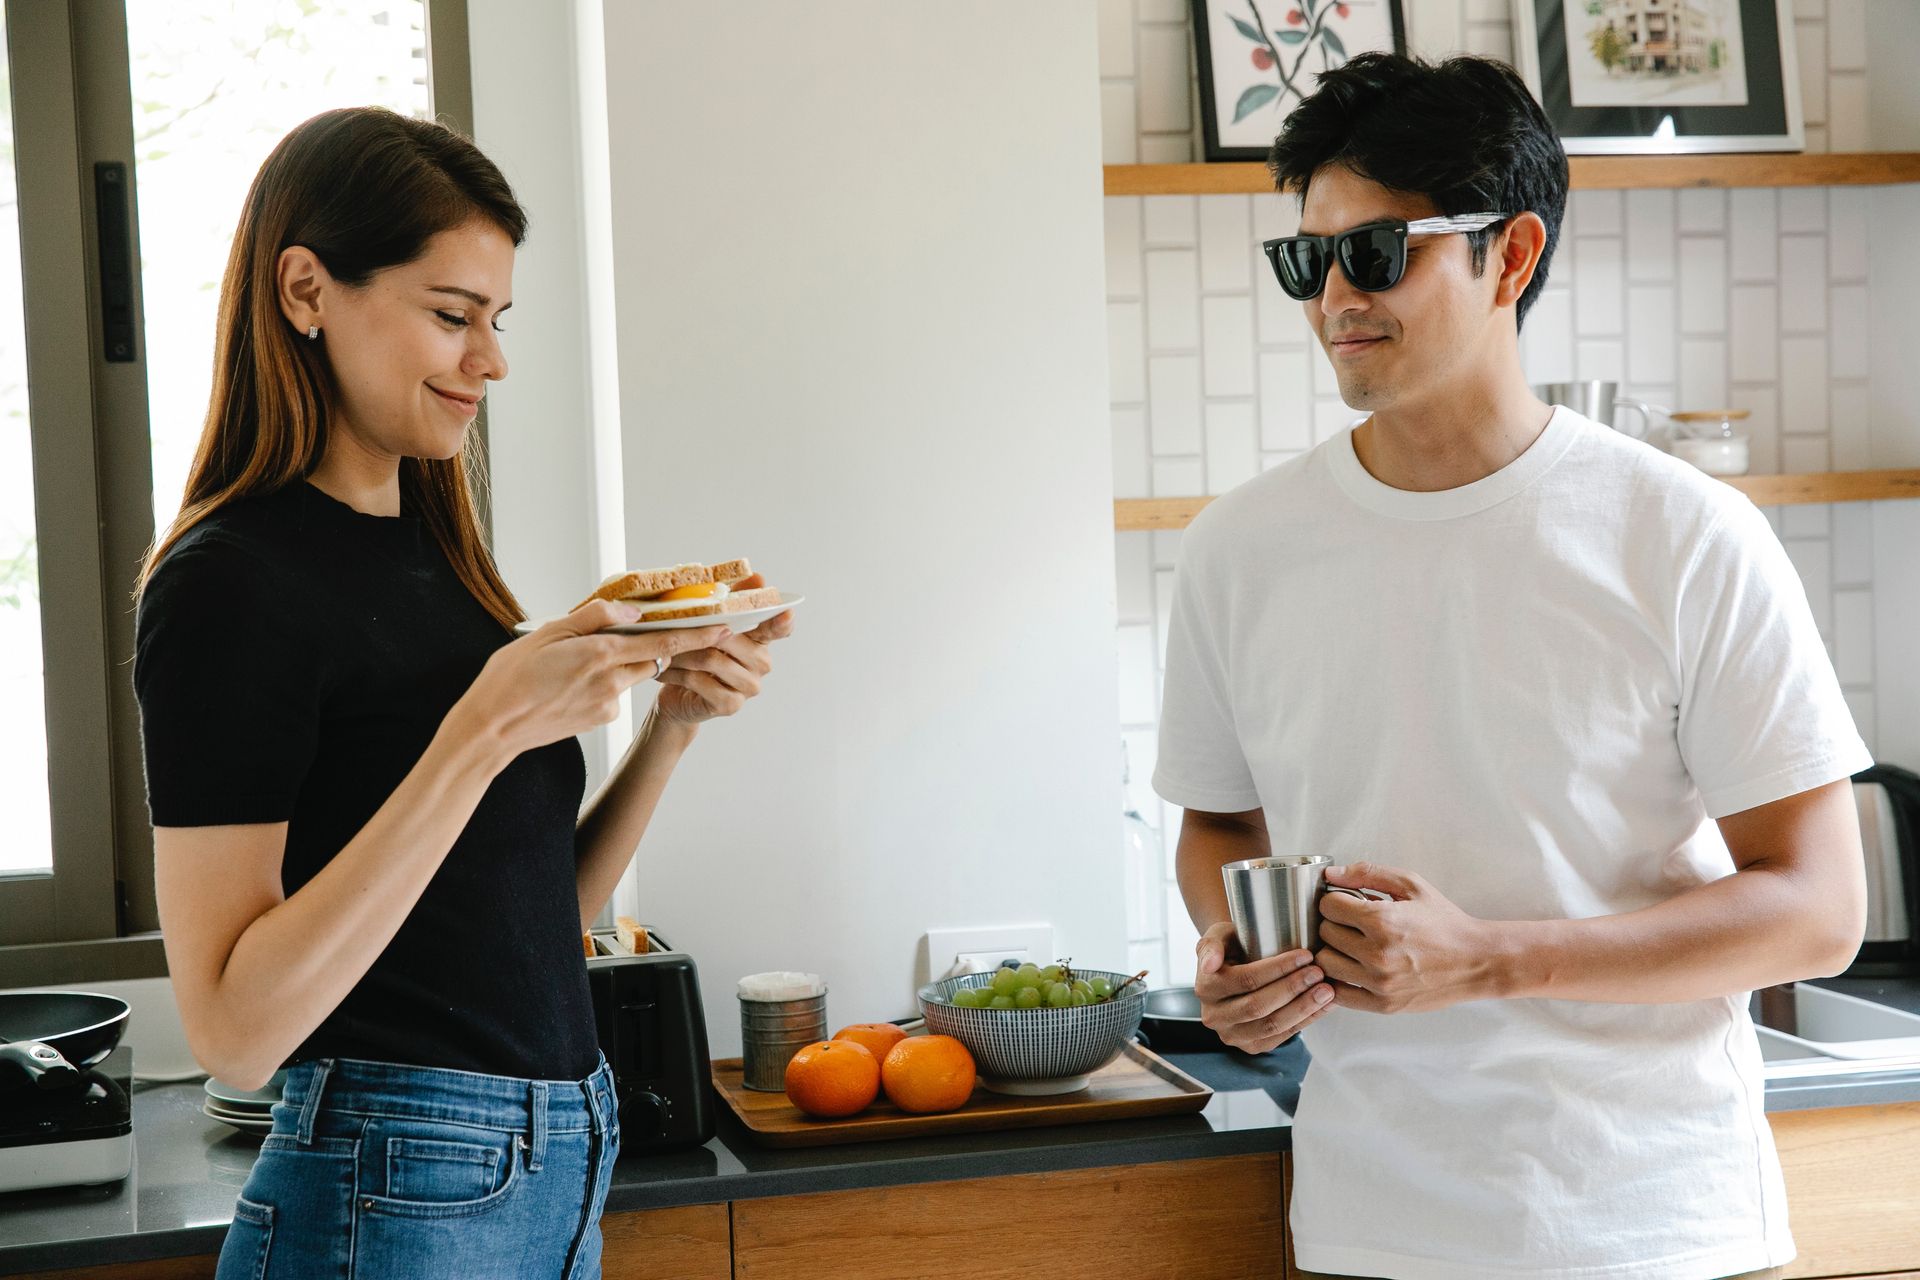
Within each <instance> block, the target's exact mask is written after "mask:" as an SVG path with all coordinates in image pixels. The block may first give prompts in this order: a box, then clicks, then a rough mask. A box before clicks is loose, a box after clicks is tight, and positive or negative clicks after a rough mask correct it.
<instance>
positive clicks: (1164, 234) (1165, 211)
mask: <svg viewBox="0 0 1920 1280" xmlns="http://www.w3.org/2000/svg"><path fill="white" fill-rule="evenodd" d="M1140 204H1141V222H1142V227H1141V234H1142V235H1143V236H1145V237H1146V239H1145V244H1146V247H1147V248H1149V249H1170V248H1171V249H1190V248H1192V247H1193V245H1194V243H1195V242H1196V240H1197V239H1198V232H1197V231H1196V227H1197V226H1198V219H1199V216H1200V207H1199V206H1200V201H1199V197H1197V196H1142V197H1140Z"/></svg>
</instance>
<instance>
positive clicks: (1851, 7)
mask: <svg viewBox="0 0 1920 1280" xmlns="http://www.w3.org/2000/svg"><path fill="white" fill-rule="evenodd" d="M1827 69H1828V70H1829V71H1865V70H1866V69H1867V0H1828V4H1827Z"/></svg>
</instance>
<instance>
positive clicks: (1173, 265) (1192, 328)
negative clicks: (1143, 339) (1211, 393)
mask: <svg viewBox="0 0 1920 1280" xmlns="http://www.w3.org/2000/svg"><path fill="white" fill-rule="evenodd" d="M1198 268H1199V255H1198V254H1196V253H1195V252H1194V251H1193V250H1191V249H1149V250H1148V251H1147V341H1148V342H1149V343H1150V344H1152V347H1153V350H1155V351H1193V350H1196V349H1198V348H1199V346H1200V276H1199V270H1198Z"/></svg>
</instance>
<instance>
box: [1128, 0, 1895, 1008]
mask: <svg viewBox="0 0 1920 1280" xmlns="http://www.w3.org/2000/svg"><path fill="white" fill-rule="evenodd" d="M1898 2H1900V3H1905V2H1907V0H1898ZM1096 3H1097V4H1098V6H1099V9H1098V22H1099V37H1100V75H1101V85H1100V89H1101V108H1102V126H1103V129H1104V131H1105V133H1104V138H1103V146H1102V152H1103V155H1104V157H1105V159H1106V162H1107V163H1132V162H1140V163H1159V162H1184V161H1188V160H1192V159H1198V158H1199V150H1198V135H1199V118H1198V117H1199V111H1198V108H1197V107H1196V106H1195V100H1196V99H1195V87H1194V75H1193V70H1192V65H1191V56H1192V54H1191V40H1190V36H1189V33H1188V0H1096ZM1866 5H1867V0H1795V3H1794V12H1795V14H1796V20H1795V23H1794V37H1795V41H1796V45H1797V49H1798V52H1799V54H1800V61H1801V83H1800V88H1801V91H1802V94H1803V109H1804V113H1805V119H1806V145H1807V150H1809V151H1815V152H1817V151H1822V150H1826V149H1828V148H1829V147H1831V148H1832V149H1834V150H1838V151H1849V150H1864V149H1865V148H1866V147H1867V146H1868V138H1867V121H1868V114H1867V79H1866V74H1865V70H1866V66H1867V62H1868V52H1869V50H1868V48H1867V28H1866ZM1407 21H1408V24H1409V30H1410V33H1411V39H1412V41H1413V44H1414V47H1415V50H1416V51H1417V52H1420V53H1423V54H1425V55H1428V56H1435V55H1438V54H1441V53H1443V52H1444V51H1446V50H1466V51H1480V52H1490V53H1493V54H1494V55H1495V56H1500V57H1510V56H1511V51H1512V38H1513V37H1512V22H1511V14H1510V11H1509V4H1508V0H1414V3H1413V4H1411V5H1409V6H1408V13H1407ZM1129 22H1130V23H1131V27H1130V29H1129V28H1128V26H1127V24H1128V23H1129ZM1107 206H1108V208H1107V219H1106V233H1107V246H1106V249H1107V259H1106V261H1107V287H1108V297H1109V308H1108V314H1109V332H1110V336H1111V348H1112V351H1113V371H1112V376H1111V383H1112V395H1113V400H1114V409H1113V438H1114V452H1115V458H1114V483H1115V489H1116V493H1117V494H1118V495H1120V496H1140V495H1142V494H1145V493H1147V492H1149V491H1150V492H1151V493H1153V494H1154V495H1156V496H1163V497H1183V496H1191V495H1194V494H1198V493H1202V492H1209V493H1218V492H1221V491H1222V490H1224V489H1226V488H1230V487H1232V486H1233V485H1235V484H1238V483H1240V482H1241V481H1243V480H1245V479H1247V478H1248V477H1250V476H1252V475H1253V474H1255V473H1256V472H1257V471H1258V470H1260V469H1262V468H1266V467H1271V466H1275V465H1279V464H1280V463H1282V462H1284V461H1286V460H1287V459H1290V458H1294V457H1297V456H1299V454H1300V453H1301V452H1302V451H1303V450H1306V449H1308V448H1311V447H1312V446H1313V445H1315V444H1317V443H1318V442H1320V441H1323V440H1325V439H1327V438H1329V437H1330V436H1331V435H1333V434H1334V433H1336V432H1338V431H1340V430H1342V429H1344V428H1345V427H1346V426H1347V425H1348V423H1349V422H1350V421H1351V420H1352V419H1353V418H1354V417H1356V416H1357V415H1356V414H1355V412H1354V411H1353V410H1351V409H1349V408H1348V407H1347V406H1346V405H1344V404H1343V403H1341V402H1340V399H1339V394H1340V393H1339V385H1338V382H1337V381H1336V380H1335V378H1334V376H1333V370H1332V367H1331V365H1330V364H1329V363H1328V362H1327V359H1326V356H1325V354H1324V352H1322V351H1321V349H1320V347H1319V344H1318V342H1317V341H1316V340H1315V338H1314V336H1313V334H1312V331H1311V330H1310V328H1309V327H1308V325H1307V323H1306V321H1305V320H1304V319H1303V315H1302V311H1303V309H1302V307H1301V306H1300V305H1299V304H1298V303H1295V302H1293V301H1292V300H1290V299H1288V298H1286V297H1285V296H1284V295H1283V294H1282V293H1281V292H1280V290H1279V287H1278V286H1277V285H1276V284H1275V283H1274V281H1273V278H1272V274H1271V269H1270V268H1269V266H1268V264H1267V262H1266V259H1265V258H1264V257H1263V256H1262V254H1261V252H1260V248H1259V242H1260V241H1261V240H1262V239H1265V238H1268V237H1272V236H1280V235H1290V234H1293V233H1294V232H1296V231H1297V230H1298V221H1297V219H1298V214H1297V211H1296V205H1295V202H1294V200H1293V198H1292V197H1281V196H1275V195H1259V196H1247V195H1221V196H1203V197H1187V196H1181V197H1147V198H1144V199H1141V198H1110V199H1109V200H1108V201H1107ZM1869 206H1870V193H1869V192H1868V191H1867V190H1866V189H1864V188H1858V187H1835V188H1831V189H1829V188H1822V187H1798V188H1781V189H1777V190H1776V189H1770V188H1751V189H1735V190H1731V191H1726V190H1717V189H1696V188H1689V189H1683V190H1678V191H1667V190H1648V191H1640V190H1636V191H1624V192H1623V191H1593V190H1583V191H1576V192H1573V193H1572V194H1571V199H1570V203H1569V208H1568V217H1567V221H1566V224H1565V226H1564V227H1563V236H1562V239H1561V242H1560V245H1559V250H1558V253H1557V255H1556V260H1555V261H1554V263H1553V264H1552V272H1551V276H1550V280H1551V287H1550V288H1549V289H1547V290H1546V291H1545V292H1544V293H1543V294H1542V296H1541V298H1540V299H1539V301H1538V304H1537V305H1536V306H1535V308H1534V310H1533V312H1532V313H1531V315H1530V317H1529V320H1528V324H1527V328H1526V330H1525V332H1524V334H1523V338H1522V361H1523V365H1524V367H1525V369H1526V371H1527V375H1528V377H1529V378H1530V379H1531V380H1534V381H1557V380H1561V379H1564V378H1569V377H1571V378H1603V379H1610V380H1613V381H1617V382H1621V383H1623V384H1626V386H1627V387H1628V389H1629V390H1630V391H1632V392H1638V393H1640V394H1643V395H1646V396H1648V397H1650V398H1655V399H1659V398H1661V397H1662V396H1664V397H1666V398H1667V399H1669V400H1671V399H1674V398H1677V401H1678V403H1679V405H1680V406H1681V407H1687V408H1715V407H1719V405H1720V404H1721V403H1725V404H1729V405H1731V406H1733V407H1736V408H1745V409H1747V410H1749V411H1750V413H1751V416H1750V417H1749V418H1748V419H1747V420H1746V423H1745V427H1746V430H1747V432H1748V434H1749V437H1750V440H1751V453H1752V461H1753V465H1752V470H1753V471H1754V472H1755V473H1767V472H1774V471H1781V470H1786V471H1820V470H1826V469H1828V468H1829V467H1831V468H1835V469H1848V470H1851V469H1860V468H1865V467H1868V466H1871V465H1872V462H1871V459H1870V456H1869V454H1870V447H1869V446H1870V441H1871V435H1870V433H1869V431H1868V415H1869V412H1870V403H1871V401H1870V397H1869V396H1868V394H1867V388H1868V377H1869V368H1868V356H1869V341H1868V306H1867V291H1866V287H1865V284H1866V280H1867V275H1868V257H1867V245H1868V240H1869V237H1870V234H1871V228H1870V227H1869V217H1868V210H1869ZM1116 242H1118V243H1116ZM1150 390H1151V395H1150V394H1149V391H1150ZM1882 465H1885V464H1884V463H1883V464H1882ZM1767 515H1768V518H1769V521H1770V523H1771V524H1772V526H1773V527H1774V528H1775V529H1777V530H1779V531H1781V533H1782V538H1783V542H1784V544H1785V545H1786V547H1787V550H1788V554H1789V555H1790V556H1791V557H1792V559H1793V562H1794V564H1795V565H1796V567H1797V568H1798V569H1799V570H1800V573H1801V578H1802V581H1803V582H1804V583H1805V585H1806V587H1807V591H1808V597H1809V600H1810V601H1811V602H1812V604H1813V608H1814V612H1815V617H1816V621H1817V622H1818V624H1819V626H1820V628H1821V631H1822V633H1823V635H1825V636H1826V637H1827V638H1828V640H1829V642H1830V648H1831V650H1832V652H1833V656H1834V660H1835V663H1836V667H1837V669H1838V670H1840V672H1841V679H1842V680H1843V681H1844V682H1845V684H1846V693H1847V700H1848V703H1849V705H1850V706H1851V707H1852V708H1853V709H1854V715H1855V719H1856V721H1857V723H1858V724H1859V726H1860V730H1861V734H1862V736H1864V737H1866V738H1867V739H1868V742H1869V745H1872V743H1873V740H1874V732H1875V728H1876V726H1875V724H1874V720H1875V710H1876V708H1875V702H1874V692H1873V684H1874V673H1873V663H1874V655H1873V627H1872V619H1873V603H1874V597H1873V537H1872V529H1873V520H1872V507H1871V506H1870V505H1869V504H1865V503H1840V504H1835V505H1833V506H1831V507H1827V506H1808V507H1780V508H1770V509H1767ZM1179 541H1180V534H1179V533H1178V532H1177V531H1162V532H1155V533H1152V534H1145V533H1141V534H1121V535H1117V537H1116V544H1115V546H1116V551H1115V556H1116V571H1117V573H1118V574H1119V575H1120V577H1121V578H1122V579H1124V581H1121V582H1120V583H1119V589H1118V598H1119V601H1120V610H1121V616H1120V619H1119V621H1120V622H1121V623H1122V625H1121V627H1120V634H1121V636H1122V702H1123V707H1122V715H1123V717H1135V716H1138V717H1141V718H1139V719H1129V720H1128V724H1130V725H1132V726H1134V727H1133V728H1132V729H1131V730H1130V731H1129V735H1128V736H1129V739H1130V741H1131V742H1132V744H1133V745H1132V749H1133V751H1134V754H1135V759H1134V769H1135V786H1134V787H1133V789H1132V792H1133V795H1134V797H1135V799H1136V801H1138V802H1140V803H1142V804H1143V805H1144V806H1146V807H1143V808H1142V809H1141V812H1142V813H1143V814H1144V815H1145V816H1146V818H1147V819H1148V821H1149V822H1153V823H1156V824H1160V825H1161V826H1162V829H1163V835H1164V837H1165V841H1166V857H1167V870H1168V875H1169V880H1170V881H1171V876H1172V870H1173V864H1172V859H1173V852H1174V848H1175V846H1176V844H1177V840H1178V829H1179V819H1180V811H1179V809H1178V808H1176V807H1174V806H1170V805H1165V804H1161V803H1158V802H1157V801H1154V800H1152V798H1151V797H1150V795H1147V794H1146V793H1144V792H1143V791H1142V789H1141V788H1142V786H1143V779H1142V777H1141V773H1142V766H1143V761H1144V758H1145V754H1146V753H1147V752H1148V750H1149V748H1148V744H1149V743H1150V742H1151V733H1152V726H1153V720H1154V717H1155V715H1156V713H1157V708H1155V707H1153V706H1151V705H1146V704H1143V702H1142V697H1143V693H1142V691H1143V690H1145V691H1146V694H1145V697H1146V698H1147V699H1148V701H1150V700H1151V698H1152V696H1153V695H1154V693H1155V691H1157V688H1158V674H1159V671H1158V664H1159V663H1161V662H1163V661H1164V652H1165V650H1164V643H1165V626H1166V619H1167V613H1168V609H1169V607H1170V605H1171V601H1172V588H1173V573H1172V566H1173V564H1174V563H1175V558H1176V556H1177V554H1178V548H1179ZM1143 637H1144V639H1143ZM1143 666H1145V667H1147V668H1149V669H1148V670H1147V672H1146V674H1145V675H1143V674H1142V670H1141V669H1142V667H1143ZM1167 887H1168V893H1169V898H1168V905H1169V910H1168V916H1169V936H1168V939H1167V945H1168V947H1169V949H1170V950H1169V958H1170V961H1171V964H1170V967H1169V971H1168V973H1167V975H1166V980H1167V981H1168V982H1170V983H1177V982H1179V981H1182V980H1185V979H1186V978H1189V977H1190V975H1191V963H1192V946H1193V942H1194V939H1195V936H1196V935H1195V934H1194V932H1193V930H1192V927H1191V924H1190V922H1189V921H1188V919H1187V915H1186V912H1185V910H1184V909H1183V908H1182V907H1181V905H1180V899H1179V894H1178V888H1177V886H1175V885H1173V884H1171V883H1169V885H1168V886H1167ZM1183 966H1184V968H1183Z"/></svg>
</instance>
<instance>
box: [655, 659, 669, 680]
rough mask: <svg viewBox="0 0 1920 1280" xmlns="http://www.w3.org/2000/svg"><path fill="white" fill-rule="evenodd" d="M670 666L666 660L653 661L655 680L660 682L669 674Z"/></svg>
mask: <svg viewBox="0 0 1920 1280" xmlns="http://www.w3.org/2000/svg"><path fill="white" fill-rule="evenodd" d="M668 665H669V664H668V662H667V660H666V659H665V658H655V659H654V660H653V678H654V679H655V680H658V679H660V678H661V677H663V676H665V675H666V674H667V667H668Z"/></svg>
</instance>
